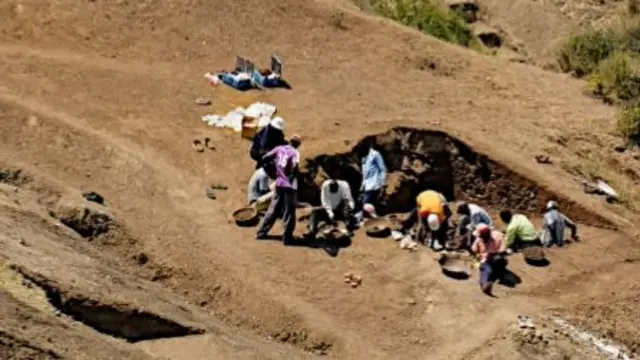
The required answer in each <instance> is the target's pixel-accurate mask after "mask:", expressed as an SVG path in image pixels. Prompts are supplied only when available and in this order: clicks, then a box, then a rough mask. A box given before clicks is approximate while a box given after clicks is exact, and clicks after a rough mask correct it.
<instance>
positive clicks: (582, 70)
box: [558, 29, 623, 77]
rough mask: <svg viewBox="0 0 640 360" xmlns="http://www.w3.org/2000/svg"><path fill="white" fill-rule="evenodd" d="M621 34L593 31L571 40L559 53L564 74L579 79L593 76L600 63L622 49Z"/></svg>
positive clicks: (610, 31)
mask: <svg viewBox="0 0 640 360" xmlns="http://www.w3.org/2000/svg"><path fill="white" fill-rule="evenodd" d="M622 41H623V39H622V38H621V36H620V34H619V33H618V32H617V31H615V30H612V29H605V30H597V29H592V30H588V31H585V32H583V33H581V34H578V35H575V36H573V37H571V38H569V39H568V40H567V41H566V42H565V43H564V44H563V45H562V46H561V48H560V50H559V52H558V63H559V65H560V69H562V71H564V72H571V73H573V74H574V75H576V76H578V77H583V76H586V75H589V74H591V73H592V72H593V71H594V70H595V69H596V68H597V67H598V63H600V62H601V61H602V60H604V59H606V58H607V57H609V55H611V54H612V53H613V52H614V51H616V50H618V49H621V48H622V45H623V44H622Z"/></svg>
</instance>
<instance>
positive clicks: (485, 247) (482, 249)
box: [471, 224, 507, 295]
mask: <svg viewBox="0 0 640 360" xmlns="http://www.w3.org/2000/svg"><path fill="white" fill-rule="evenodd" d="M474 236H475V238H476V240H475V241H474V242H473V245H471V251H472V252H473V253H474V254H476V256H477V257H478V258H479V259H480V288H481V289H482V291H483V292H484V293H485V294H487V295H491V289H492V288H493V282H494V281H496V280H499V279H501V278H502V277H503V276H504V271H505V269H506V267H507V259H506V258H505V256H504V251H505V247H504V245H505V244H504V239H503V236H502V234H501V233H500V232H499V231H495V230H492V229H491V228H490V227H488V226H487V225H485V224H480V225H478V226H477V227H476V230H475V231H474Z"/></svg>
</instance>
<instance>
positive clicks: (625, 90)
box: [589, 51, 640, 103]
mask: <svg viewBox="0 0 640 360" xmlns="http://www.w3.org/2000/svg"><path fill="white" fill-rule="evenodd" d="M589 86H590V88H591V90H592V92H593V93H594V94H595V95H597V96H599V97H602V98H605V99H607V100H610V101H611V102H615V101H618V102H622V103H629V102H634V101H637V100H638V99H640V60H639V59H638V58H637V56H635V55H633V54H631V53H627V52H622V51H616V52H614V53H613V54H611V55H610V56H609V57H608V58H606V59H604V60H602V61H601V62H600V63H599V64H598V66H597V68H596V69H595V71H594V72H593V74H592V75H591V76H590V78H589Z"/></svg>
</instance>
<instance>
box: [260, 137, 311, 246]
mask: <svg viewBox="0 0 640 360" xmlns="http://www.w3.org/2000/svg"><path fill="white" fill-rule="evenodd" d="M301 144H302V141H301V139H300V136H298V135H293V136H292V137H291V139H290V140H289V144H287V145H280V146H277V147H276V148H274V149H273V150H271V151H269V152H268V153H267V154H265V155H264V157H263V158H262V159H263V163H268V162H272V163H273V164H274V165H275V172H276V191H275V195H274V197H273V199H272V200H271V204H270V205H269V209H268V210H267V213H266V214H265V216H264V218H263V219H262V223H261V224H260V227H259V228H258V233H257V234H256V239H266V238H267V234H268V233H269V230H271V228H272V227H273V225H274V224H275V222H276V219H278V218H279V217H282V220H283V221H284V234H283V236H282V241H283V243H284V244H285V245H287V244H290V243H291V242H292V241H293V239H294V238H293V230H294V229H295V227H296V202H297V199H296V196H297V192H298V180H297V177H298V166H299V164H300V153H299V152H298V150H297V149H298V147H300V145H301Z"/></svg>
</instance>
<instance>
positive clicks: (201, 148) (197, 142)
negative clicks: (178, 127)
mask: <svg viewBox="0 0 640 360" xmlns="http://www.w3.org/2000/svg"><path fill="white" fill-rule="evenodd" d="M193 148H194V149H195V150H196V151H197V152H199V153H201V152H204V145H203V144H202V141H200V140H199V139H195V140H193Z"/></svg>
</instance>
